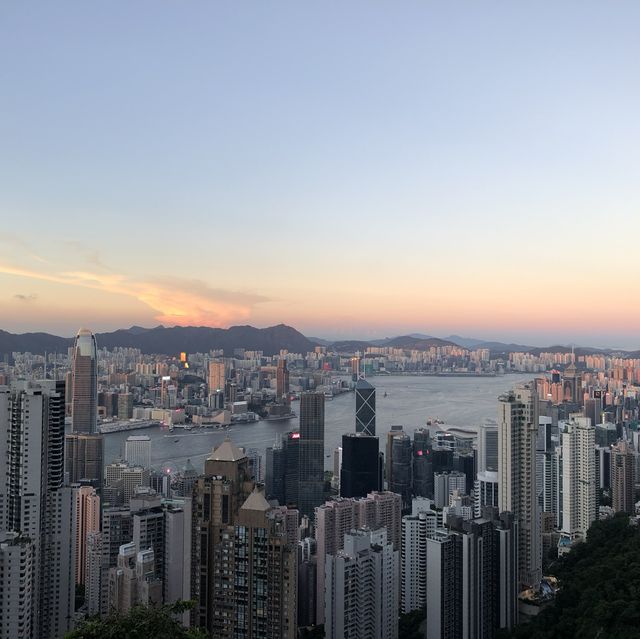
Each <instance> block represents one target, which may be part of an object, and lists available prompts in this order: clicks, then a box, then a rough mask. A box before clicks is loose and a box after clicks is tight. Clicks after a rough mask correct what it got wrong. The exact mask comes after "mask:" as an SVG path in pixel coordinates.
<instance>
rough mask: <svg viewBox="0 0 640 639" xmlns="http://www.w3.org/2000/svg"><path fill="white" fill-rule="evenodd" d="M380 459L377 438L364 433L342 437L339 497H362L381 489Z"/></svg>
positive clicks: (381, 468)
mask: <svg viewBox="0 0 640 639" xmlns="http://www.w3.org/2000/svg"><path fill="white" fill-rule="evenodd" d="M382 472H383V467H382V457H381V455H380V452H379V442H378V438H377V437H373V436H371V435H366V434H364V433H347V434H345V435H343V436H342V471H341V472H340V496H341V497H364V496H365V495H367V493H370V492H371V491H374V490H381V489H382Z"/></svg>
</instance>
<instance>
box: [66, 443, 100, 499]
mask: <svg viewBox="0 0 640 639" xmlns="http://www.w3.org/2000/svg"><path fill="white" fill-rule="evenodd" d="M64 443H65V451H64V462H65V472H66V473H67V474H68V475H67V476H68V479H69V482H70V483H72V484H77V483H90V484H91V485H92V486H93V487H94V488H96V489H97V490H98V491H100V490H101V489H102V475H103V471H104V438H103V436H102V435H98V434H88V433H69V434H68V435H65V442H64Z"/></svg>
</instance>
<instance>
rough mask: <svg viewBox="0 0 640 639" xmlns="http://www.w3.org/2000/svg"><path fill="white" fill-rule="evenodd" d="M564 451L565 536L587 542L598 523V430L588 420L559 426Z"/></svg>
mask: <svg viewBox="0 0 640 639" xmlns="http://www.w3.org/2000/svg"><path fill="white" fill-rule="evenodd" d="M559 429H560V432H561V448H562V522H561V527H562V528H561V529H562V532H563V533H564V534H565V535H567V536H568V537H569V538H570V539H573V538H576V537H577V538H580V539H586V536H587V531H588V530H589V527H590V526H591V524H592V523H593V522H594V521H595V519H596V458H595V454H594V448H595V429H594V427H593V426H592V424H591V419H590V418H589V417H572V418H571V419H570V420H569V421H565V422H560V424H559Z"/></svg>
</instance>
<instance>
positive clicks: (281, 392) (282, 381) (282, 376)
mask: <svg viewBox="0 0 640 639" xmlns="http://www.w3.org/2000/svg"><path fill="white" fill-rule="evenodd" d="M288 394H289V370H288V369H287V360H286V359H280V360H278V368H277V369H276V399H277V400H278V401H280V400H281V399H282V398H283V397H286V396H288Z"/></svg>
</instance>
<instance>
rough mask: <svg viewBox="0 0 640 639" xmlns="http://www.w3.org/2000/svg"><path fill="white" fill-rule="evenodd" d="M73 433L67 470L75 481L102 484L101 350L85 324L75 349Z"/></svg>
mask: <svg viewBox="0 0 640 639" xmlns="http://www.w3.org/2000/svg"><path fill="white" fill-rule="evenodd" d="M72 357H73V361H72V371H71V372H72V391H71V433H70V434H69V435H67V436H66V441H65V449H66V450H65V466H66V468H65V470H66V472H67V473H69V480H70V481H71V482H74V483H75V482H79V481H88V482H91V484H92V485H93V486H94V487H95V488H97V489H98V491H100V490H101V487H102V471H103V463H104V461H103V448H104V441H103V439H102V435H100V434H99V433H98V432H97V421H98V351H97V347H96V338H95V336H94V335H93V333H92V332H91V331H90V330H88V329H86V328H81V329H80V330H79V331H78V335H77V336H76V341H75V343H74V346H73V349H72Z"/></svg>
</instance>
